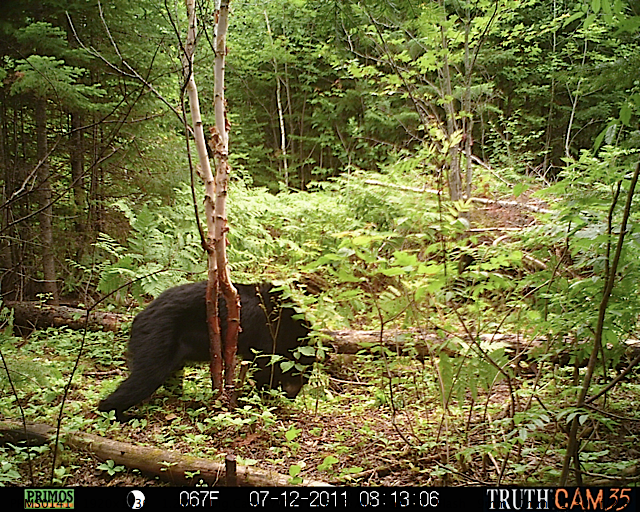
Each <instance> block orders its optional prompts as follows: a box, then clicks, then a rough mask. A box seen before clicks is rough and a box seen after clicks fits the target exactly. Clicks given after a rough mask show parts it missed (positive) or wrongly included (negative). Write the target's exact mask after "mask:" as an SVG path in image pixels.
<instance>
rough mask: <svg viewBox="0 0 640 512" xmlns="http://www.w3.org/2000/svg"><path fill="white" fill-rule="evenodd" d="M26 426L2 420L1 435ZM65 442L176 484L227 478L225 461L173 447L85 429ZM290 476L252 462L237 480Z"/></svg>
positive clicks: (262, 483)
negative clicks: (118, 438)
mask: <svg viewBox="0 0 640 512" xmlns="http://www.w3.org/2000/svg"><path fill="white" fill-rule="evenodd" d="M24 430H25V429H24V427H23V425H21V424H20V423H17V422H12V421H3V422H0V438H2V437H3V436H7V432H9V433H11V434H10V435H15V432H16V431H20V432H24ZM26 430H27V435H28V436H29V437H36V436H38V437H42V436H46V437H47V438H48V439H49V440H51V441H53V440H54V439H55V433H56V430H55V428H53V427H51V426H49V425H43V424H38V423H36V424H27V426H26ZM64 442H65V444H67V445H68V446H71V447H73V448H75V449H77V450H84V451H87V452H89V453H91V454H92V455H95V456H96V457H97V458H98V459H100V460H102V461H106V460H112V461H114V462H115V463H116V464H119V465H122V466H126V467H128V468H131V469H139V470H140V471H142V472H143V473H146V474H150V475H153V476H157V477H159V478H160V479H162V480H164V481H167V482H170V483H172V484H174V485H193V484H195V483H197V482H199V481H200V480H203V481H205V482H206V483H207V484H209V485H214V486H224V485H225V482H226V479H225V464H224V463H218V462H213V461H211V460H208V459H203V458H199V457H192V456H190V455H184V454H182V453H179V452H176V451H173V450H161V449H160V448H152V447H149V446H137V445H133V444H130V443H123V442H121V441H114V440H111V439H107V438H105V437H101V436H97V435H94V434H88V433H85V432H68V433H67V435H66V436H65V441H64ZM187 472H189V473H193V472H198V474H197V475H196V476H195V477H193V476H187V475H186V473H187ZM289 479H290V477H289V476H286V475H281V474H279V473H276V472H274V471H266V470H262V469H257V468H254V467H249V466H239V467H237V468H236V483H237V485H238V486H240V487H282V486H286V485H291V484H290V483H289ZM301 485H302V486H305V487H321V486H328V485H329V484H327V483H324V482H319V481H315V480H309V481H304V480H303V482H302V484H301Z"/></svg>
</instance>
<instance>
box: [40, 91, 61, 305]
mask: <svg viewBox="0 0 640 512" xmlns="http://www.w3.org/2000/svg"><path fill="white" fill-rule="evenodd" d="M35 110H36V138H37V144H38V149H37V157H38V165H39V166H40V169H39V173H38V175H39V177H40V179H39V182H40V187H39V190H40V194H39V195H40V208H41V210H42V211H41V212H40V215H39V217H40V245H41V247H42V271H43V275H44V291H45V293H47V294H48V295H49V296H50V298H49V301H50V303H51V304H58V300H59V297H58V287H57V284H56V266H55V260H54V257H53V205H52V204H51V200H52V190H51V180H50V178H51V176H50V172H49V157H48V155H47V153H48V152H49V150H48V146H47V100H46V99H41V98H38V99H37V100H36V107H35Z"/></svg>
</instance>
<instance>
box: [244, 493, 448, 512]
mask: <svg viewBox="0 0 640 512" xmlns="http://www.w3.org/2000/svg"><path fill="white" fill-rule="evenodd" d="M439 502H440V495H439V493H438V491H433V490H430V491H427V490H418V489H413V490H404V489H403V490H399V489H342V490H326V489H299V490H298V489H287V490H273V489H271V490H260V491H251V492H250V493H249V506H251V507H255V508H267V507H273V506H278V507H282V508H303V507H304V508H332V509H341V508H344V509H347V508H354V507H356V508H357V507H360V508H362V509H370V510H373V509H378V508H381V509H382V508H385V507H390V506H391V507H398V508H403V507H416V506H417V507H420V508H430V507H432V508H435V507H437V506H438V504H439Z"/></svg>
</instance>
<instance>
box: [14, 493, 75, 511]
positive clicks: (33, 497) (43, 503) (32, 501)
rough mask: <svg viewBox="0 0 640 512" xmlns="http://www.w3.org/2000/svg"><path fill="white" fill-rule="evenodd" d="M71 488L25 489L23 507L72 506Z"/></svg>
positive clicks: (72, 494)
mask: <svg viewBox="0 0 640 512" xmlns="http://www.w3.org/2000/svg"><path fill="white" fill-rule="evenodd" d="M74 499H75V496H74V490H73V489H25V491H24V508H26V509H27V508H28V509H34V508H37V509H40V508H74V506H73V505H74Z"/></svg>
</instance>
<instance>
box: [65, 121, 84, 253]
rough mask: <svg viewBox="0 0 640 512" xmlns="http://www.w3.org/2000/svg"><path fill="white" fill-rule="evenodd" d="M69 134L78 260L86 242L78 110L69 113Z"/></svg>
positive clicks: (82, 160) (81, 140)
mask: <svg viewBox="0 0 640 512" xmlns="http://www.w3.org/2000/svg"><path fill="white" fill-rule="evenodd" d="M70 118H71V134H70V136H69V164H70V167H71V186H72V188H73V203H74V206H75V212H74V213H75V219H74V227H75V231H76V233H77V235H78V240H77V253H76V259H77V261H80V259H81V256H82V252H83V250H84V245H85V242H86V229H87V226H86V222H85V215H86V206H87V198H86V195H85V190H84V177H83V176H84V132H83V130H82V126H83V118H82V115H81V114H80V113H78V112H75V113H73V112H72V113H71V114H70Z"/></svg>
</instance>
